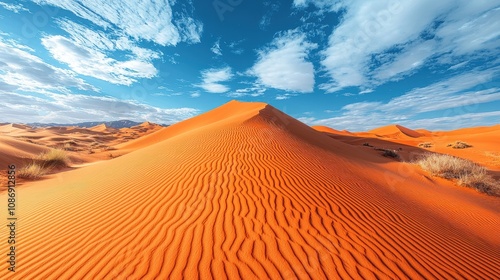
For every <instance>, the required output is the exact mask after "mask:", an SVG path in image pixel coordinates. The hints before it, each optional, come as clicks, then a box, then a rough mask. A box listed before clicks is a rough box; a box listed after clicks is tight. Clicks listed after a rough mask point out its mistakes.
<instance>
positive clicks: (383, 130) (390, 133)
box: [368, 124, 422, 138]
mask: <svg viewBox="0 0 500 280" xmlns="http://www.w3.org/2000/svg"><path fill="white" fill-rule="evenodd" d="M368 132H370V133H373V134H376V135H380V136H385V137H390V138H396V137H401V136H408V137H412V138H417V137H420V136H422V135H421V134H420V133H418V132H416V131H415V130H411V129H409V128H406V127H404V126H401V125H398V124H395V125H388V126H384V127H379V128H376V129H372V130H370V131H368Z"/></svg>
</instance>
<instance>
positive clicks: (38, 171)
mask: <svg viewBox="0 0 500 280" xmlns="http://www.w3.org/2000/svg"><path fill="white" fill-rule="evenodd" d="M48 171H49V170H48V169H47V168H45V167H44V166H42V165H40V164H38V163H35V162H32V163H30V164H28V165H26V166H24V167H22V168H20V169H19V171H18V172H17V176H19V178H23V179H29V180H36V179H40V178H41V177H43V175H45V174H47V172H48Z"/></svg>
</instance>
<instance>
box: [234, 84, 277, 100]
mask: <svg viewBox="0 0 500 280" xmlns="http://www.w3.org/2000/svg"><path fill="white" fill-rule="evenodd" d="M266 90H267V89H266V88H265V87H264V86H263V85H261V84H258V83H254V84H252V85H251V86H249V87H246V88H239V89H237V90H235V91H234V92H230V93H228V94H227V96H228V97H233V98H239V97H243V96H252V97H258V96H262V95H264V93H265V92H266Z"/></svg>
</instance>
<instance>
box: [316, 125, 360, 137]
mask: <svg viewBox="0 0 500 280" xmlns="http://www.w3.org/2000/svg"><path fill="white" fill-rule="evenodd" d="M312 128H314V129H315V130H317V131H321V132H326V133H331V134H339V135H354V134H353V133H352V132H349V131H347V130H336V129H333V128H331V127H328V126H322V125H315V126H312Z"/></svg>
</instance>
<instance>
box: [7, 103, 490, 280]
mask: <svg viewBox="0 0 500 280" xmlns="http://www.w3.org/2000/svg"><path fill="white" fill-rule="evenodd" d="M407 132H408V131H404V133H405V134H406V133H407ZM417 133H418V132H417ZM410 134H412V133H410ZM344 137H348V136H344ZM374 137H375V136H374ZM119 146H120V145H119ZM120 148H121V149H129V150H133V151H131V152H130V153H128V154H126V155H123V156H121V157H119V158H115V159H112V160H109V161H104V162H99V163H98V164H94V165H90V166H86V167H83V168H79V169H76V170H73V171H68V172H63V173H59V174H56V175H53V178H52V179H48V180H43V181H39V182H32V183H30V184H29V185H26V186H23V187H22V188H19V190H18V196H19V201H20V202H19V207H18V216H19V217H20V219H19V229H18V240H17V242H18V244H17V246H18V248H19V249H18V251H17V253H18V256H17V257H18V262H19V264H18V267H17V270H18V271H17V272H16V273H14V274H13V273H11V272H9V271H8V270H7V263H6V262H4V261H2V262H1V265H0V278H1V279H198V278H200V279H295V278H299V279H310V278H312V279H339V278H341V279H348V278H355V279H407V278H411V279H436V278H438V279H443V278H448V279H495V278H498V275H499V267H500V238H499V235H498V233H499V232H500V215H499V213H500V203H499V199H498V198H496V197H488V196H486V195H483V194H479V193H477V192H474V191H472V190H469V189H464V188H458V187H456V186H454V185H453V184H451V183H449V182H447V181H446V180H439V179H436V180H434V179H433V180H431V179H429V178H428V177H427V176H426V175H425V174H424V173H423V172H422V171H421V170H419V169H418V168H417V167H415V166H414V165H411V164H407V163H401V162H396V161H392V160H390V159H386V158H383V157H381V156H380V155H379V154H377V153H372V152H366V151H365V150H363V149H362V148H360V147H355V146H353V145H351V144H348V143H344V142H342V141H339V140H336V139H334V138H332V137H330V136H329V135H327V134H326V133H323V132H319V131H316V130H314V129H312V128H310V127H308V126H306V125H304V124H302V123H300V122H298V121H296V120H294V119H292V118H291V117H289V116H287V115H285V114H283V113H281V112H279V111H278V110H276V109H274V108H273V107H271V106H268V105H266V104H263V103H239V102H235V101H233V102H230V103H228V104H226V105H224V106H222V107H219V108H217V109H215V110H213V111H211V112H208V113H206V114H203V115H200V116H198V117H195V118H193V119H190V120H187V121H184V122H181V123H179V124H176V125H173V126H170V127H168V128H164V129H161V130H159V131H157V132H155V133H152V134H150V135H148V136H144V137H141V138H139V139H136V140H134V141H130V142H128V143H126V144H122V145H121V146H120ZM6 199H7V197H6V194H5V193H3V194H1V195H0V201H6ZM5 215H6V211H3V210H2V211H0V219H2V220H4V221H5V218H6V217H5ZM0 236H7V229H6V227H1V230H0ZM6 250H7V246H0V255H3V256H5V255H6Z"/></svg>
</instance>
